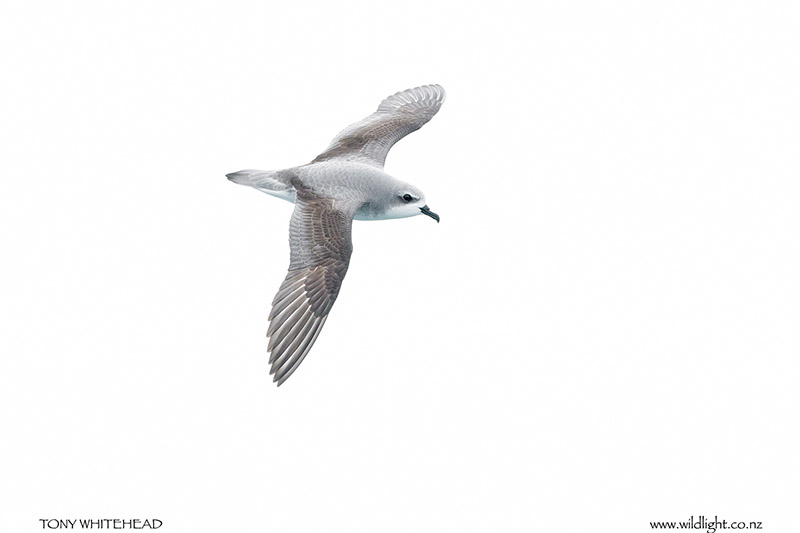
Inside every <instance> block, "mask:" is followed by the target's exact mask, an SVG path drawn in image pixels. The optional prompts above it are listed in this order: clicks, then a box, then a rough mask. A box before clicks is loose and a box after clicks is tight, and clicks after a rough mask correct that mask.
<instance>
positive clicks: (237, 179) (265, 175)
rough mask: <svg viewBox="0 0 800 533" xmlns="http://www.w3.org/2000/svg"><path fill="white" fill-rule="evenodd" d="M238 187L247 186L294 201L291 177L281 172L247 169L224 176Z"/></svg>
mask: <svg viewBox="0 0 800 533" xmlns="http://www.w3.org/2000/svg"><path fill="white" fill-rule="evenodd" d="M225 176H226V177H227V178H228V179H229V180H231V181H232V182H234V183H238V184H239V185H247V186H249V187H253V188H254V189H258V190H259V191H261V192H265V193H267V194H271V195H272V196H277V197H279V198H283V199H284V200H289V201H290V202H293V201H294V197H295V191H294V187H292V184H291V183H290V181H289V180H290V179H291V175H290V174H289V173H286V172H285V171H282V170H255V169H247V170H240V171H238V172H232V173H230V174H226V175H225Z"/></svg>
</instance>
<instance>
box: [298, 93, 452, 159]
mask: <svg viewBox="0 0 800 533" xmlns="http://www.w3.org/2000/svg"><path fill="white" fill-rule="evenodd" d="M444 99H445V94H444V89H442V87H440V86H439V85H423V86H422V87H416V88H414V89H407V90H405V91H402V92H399V93H397V94H394V95H392V96H390V97H388V98H386V99H385V100H384V101H383V102H381V105H380V106H378V110H377V111H375V112H374V113H373V114H371V115H370V116H368V117H367V118H365V119H364V120H362V121H360V122H356V123H355V124H351V125H350V126H348V127H347V128H345V129H344V130H343V131H342V132H340V133H339V135H337V136H336V137H335V138H334V139H333V141H331V144H330V146H328V148H327V149H326V150H325V151H324V152H323V153H321V154H320V155H318V156H317V158H316V159H314V161H312V162H313V163H317V162H320V161H327V160H329V159H345V160H359V161H363V162H367V163H371V164H373V165H377V166H379V167H383V164H384V163H385V161H386V154H388V153H389V149H390V148H391V147H392V146H394V143H396V142H397V141H399V140H400V139H402V138H403V137H405V136H406V135H408V134H409V133H411V132H413V131H416V130H418V129H420V128H421V127H422V126H424V125H425V123H426V122H428V121H429V120H430V119H432V118H433V115H435V114H436V112H437V111H439V108H440V107H442V103H443V102H444Z"/></svg>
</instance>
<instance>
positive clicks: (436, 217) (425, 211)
mask: <svg viewBox="0 0 800 533" xmlns="http://www.w3.org/2000/svg"><path fill="white" fill-rule="evenodd" d="M419 210H420V211H422V214H423V215H428V216H429V217H431V218H432V219H433V220H435V221H436V222H437V223H438V222H439V215H437V214H436V213H434V212H433V211H431V209H430V207H428V206H427V205H423V206H422V207H420V208H419Z"/></svg>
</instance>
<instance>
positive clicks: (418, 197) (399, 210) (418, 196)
mask: <svg viewBox="0 0 800 533" xmlns="http://www.w3.org/2000/svg"><path fill="white" fill-rule="evenodd" d="M387 215H389V218H404V217H413V216H416V215H427V216H429V217H431V218H432V219H433V220H435V221H436V222H439V215H437V214H436V213H434V212H433V211H431V208H430V207H428V204H427V202H426V201H425V195H424V194H423V192H422V191H420V190H419V189H417V188H416V187H414V186H413V185H408V184H404V185H403V186H401V187H399V188H398V189H397V190H395V191H394V192H393V193H392V198H391V200H390V202H389V209H388V211H387Z"/></svg>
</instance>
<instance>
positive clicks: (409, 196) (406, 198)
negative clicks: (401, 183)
mask: <svg viewBox="0 0 800 533" xmlns="http://www.w3.org/2000/svg"><path fill="white" fill-rule="evenodd" d="M403 200H405V201H406V202H410V201H411V200H412V198H411V195H410V194H404V195H403Z"/></svg>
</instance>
